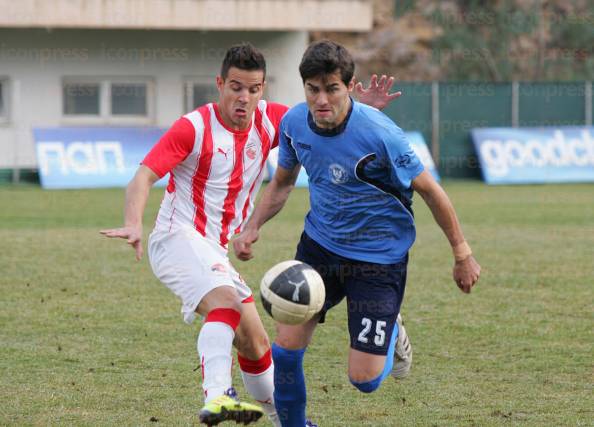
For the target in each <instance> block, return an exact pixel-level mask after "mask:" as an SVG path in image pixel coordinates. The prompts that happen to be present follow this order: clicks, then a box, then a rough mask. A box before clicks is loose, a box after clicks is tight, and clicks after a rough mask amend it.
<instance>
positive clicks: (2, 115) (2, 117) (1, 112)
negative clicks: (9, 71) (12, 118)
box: [0, 78, 8, 123]
mask: <svg viewBox="0 0 594 427" xmlns="http://www.w3.org/2000/svg"><path fill="white" fill-rule="evenodd" d="M7 121H8V79H2V78H0V123H2V122H7Z"/></svg>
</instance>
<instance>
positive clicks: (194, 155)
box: [142, 100, 288, 248]
mask: <svg viewBox="0 0 594 427" xmlns="http://www.w3.org/2000/svg"><path fill="white" fill-rule="evenodd" d="M287 109H288V108H287V107H286V106H284V105H280V104H275V103H267V102H266V101H263V100H262V101H260V102H259V103H258V107H257V108H256V111H255V113H254V115H253V117H252V123H251V126H250V127H249V128H248V129H246V130H242V131H238V130H234V129H231V128H229V127H227V126H226V125H225V124H224V123H223V120H222V119H221V116H220V114H219V111H218V107H217V105H216V104H206V105H203V106H202V107H200V108H198V109H197V110H195V111H192V112H191V113H188V114H186V115H185V116H183V117H181V118H180V119H179V120H177V121H176V122H175V123H174V124H173V126H172V127H171V128H170V129H169V130H168V131H167V132H166V133H165V134H164V135H163V137H162V138H161V139H160V140H159V142H158V143H157V144H156V145H155V146H154V147H153V148H152V149H151V151H150V152H149V154H148V155H147V156H146V157H145V159H144V160H143V161H142V164H144V165H145V166H147V167H149V168H150V169H151V170H152V171H153V172H155V173H156V174H157V175H158V176H159V177H163V176H164V175H165V174H166V173H167V172H170V178H169V184H168V185H167V189H166V191H165V196H164V198H163V201H162V202H161V208H160V209H159V214H158V215H157V221H156V224H155V229H160V230H172V229H176V228H178V227H188V226H190V227H193V228H195V229H196V230H197V231H198V232H199V233H200V234H202V235H203V236H205V237H206V238H209V239H212V240H214V241H216V242H218V243H219V244H220V245H221V246H223V247H225V248H226V247H227V243H228V242H229V239H230V238H231V237H232V236H233V235H234V234H236V233H239V232H240V231H241V228H242V225H243V224H244V222H245V220H246V218H247V217H248V216H249V215H250V213H251V211H252V208H253V206H254V199H255V197H256V195H257V193H258V189H259V188H260V184H261V183H262V178H263V173H262V171H263V169H264V167H265V165H266V159H267V158H268V154H269V152H270V150H271V148H274V147H276V146H277V145H278V129H279V124H280V121H281V118H282V116H283V115H284V114H285V112H286V111H287Z"/></svg>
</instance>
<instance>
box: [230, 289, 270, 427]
mask: <svg viewBox="0 0 594 427" xmlns="http://www.w3.org/2000/svg"><path fill="white" fill-rule="evenodd" d="M242 305H243V311H242V315H241V322H240V323H239V327H238V328H237V331H236V334H235V341H234V345H235V347H236V348H237V359H238V361H239V367H240V369H241V377H242V379H243V383H244V385H245V388H246V390H247V391H248V393H249V394H250V395H251V396H252V397H253V398H254V399H255V400H257V401H258V402H259V403H260V404H261V405H262V409H263V410H264V412H265V413H266V414H267V415H268V418H269V419H270V421H271V422H272V424H273V425H274V426H278V427H280V425H281V424H280V421H279V419H278V415H277V414H276V408H275V407H274V396H273V393H274V364H273V363H272V355H271V349H270V341H269V340H268V335H267V334H266V330H265V329H264V325H262V321H261V320H260V316H259V315H258V311H257V310H256V304H255V303H254V301H253V298H248V299H247V300H246V301H244V302H243V304H242Z"/></svg>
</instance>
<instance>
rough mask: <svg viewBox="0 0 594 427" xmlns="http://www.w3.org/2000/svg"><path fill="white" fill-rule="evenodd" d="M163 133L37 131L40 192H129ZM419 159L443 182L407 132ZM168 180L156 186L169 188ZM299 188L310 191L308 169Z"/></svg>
mask: <svg viewBox="0 0 594 427" xmlns="http://www.w3.org/2000/svg"><path fill="white" fill-rule="evenodd" d="M165 131H166V129H165V128H156V127H151V128H146V127H113V128H110V127H84V128H83V127H60V128H39V129H34V130H33V135H34V137H35V146H36V151H37V162H38V165H39V177H40V180H41V186H42V187H43V188H46V189H68V188H105V187H125V186H126V185H127V184H128V182H129V181H130V180H131V179H132V177H133V176H134V173H135V172H136V169H138V166H139V164H140V162H141V161H142V159H143V158H144V157H145V156H146V154H147V153H148V152H149V151H150V149H151V148H152V146H153V145H154V144H155V143H156V142H157V141H158V140H159V138H160V137H161V135H163V134H164V133H165ZM406 137H407V139H408V140H409V142H410V143H411V145H412V147H413V149H414V150H415V152H416V154H417V155H418V156H419V158H420V159H421V161H422V162H423V164H424V165H425V167H426V168H427V169H428V170H429V171H430V172H431V174H432V175H433V176H434V177H435V178H436V179H437V180H439V175H438V173H437V170H436V168H435V164H434V163H433V159H432V158H431V153H430V152H429V149H428V147H427V144H426V143H425V140H424V139H423V136H422V135H421V133H419V132H406ZM277 159H278V149H275V150H272V151H271V152H270V156H269V159H268V164H267V170H266V171H265V172H266V175H268V177H270V176H272V175H273V174H274V171H275V170H276V164H277ZM168 176H169V175H166V176H165V177H164V178H163V179H161V180H160V181H159V182H158V183H157V184H156V185H161V186H164V185H166V183H167V180H168ZM296 185H297V186H298V187H307V174H306V173H305V170H304V169H301V173H300V174H299V177H298V179H297V183H296Z"/></svg>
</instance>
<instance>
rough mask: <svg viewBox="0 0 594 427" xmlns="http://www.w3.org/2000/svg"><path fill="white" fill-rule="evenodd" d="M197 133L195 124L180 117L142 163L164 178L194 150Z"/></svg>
mask: <svg viewBox="0 0 594 427" xmlns="http://www.w3.org/2000/svg"><path fill="white" fill-rule="evenodd" d="M195 135H196V131H195V130H194V125H192V123H191V122H190V121H189V120H188V119H186V118H185V117H182V118H180V119H178V120H177V121H176V122H175V123H174V124H173V126H171V128H169V130H168V131H167V132H165V134H164V135H163V136H162V137H161V139H160V140H159V142H157V144H155V146H154V147H153V148H152V149H151V151H150V152H149V153H148V154H147V155H146V157H145V158H144V160H143V161H142V164H143V165H145V166H147V167H148V168H149V169H151V170H152V171H153V172H154V173H155V174H157V175H158V176H159V178H162V177H163V176H165V174H167V173H168V172H169V171H171V170H172V169H173V168H174V167H175V166H176V165H177V164H178V163H180V162H182V161H183V160H184V159H185V158H186V157H188V154H190V153H191V152H192V149H193V148H194V142H195V139H196V136H195Z"/></svg>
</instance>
